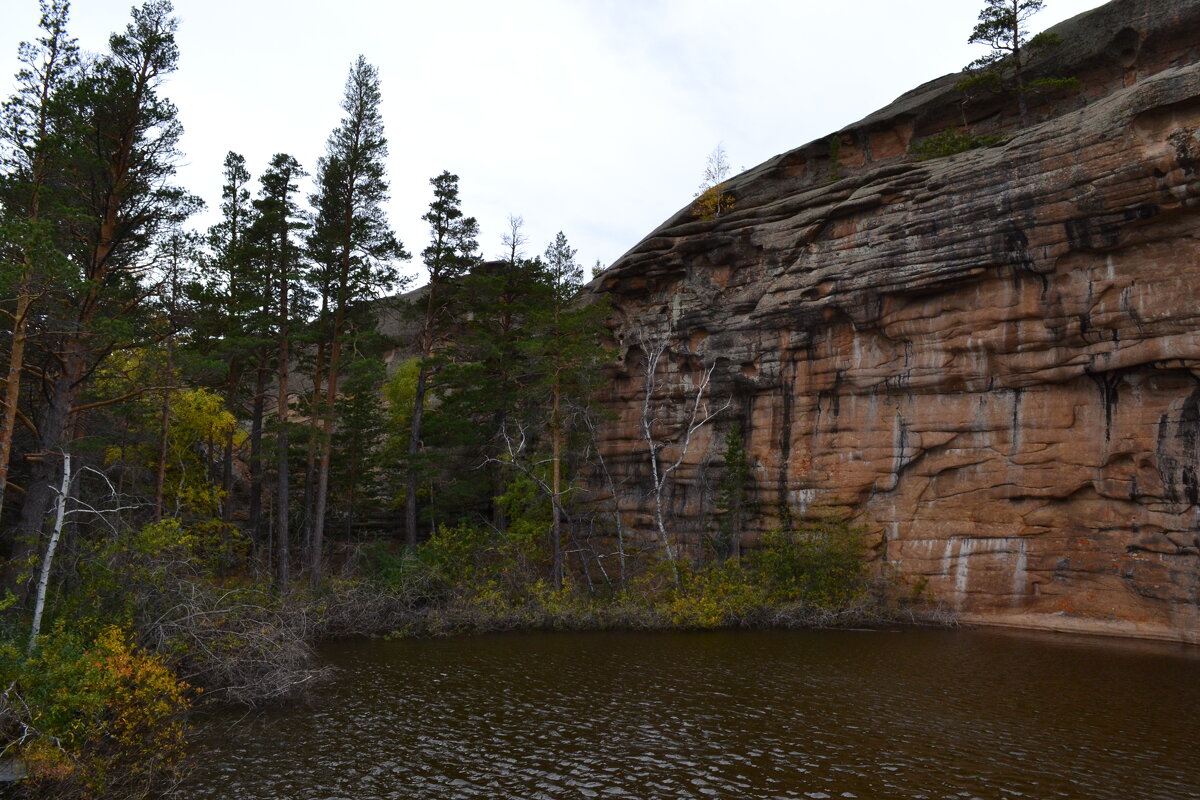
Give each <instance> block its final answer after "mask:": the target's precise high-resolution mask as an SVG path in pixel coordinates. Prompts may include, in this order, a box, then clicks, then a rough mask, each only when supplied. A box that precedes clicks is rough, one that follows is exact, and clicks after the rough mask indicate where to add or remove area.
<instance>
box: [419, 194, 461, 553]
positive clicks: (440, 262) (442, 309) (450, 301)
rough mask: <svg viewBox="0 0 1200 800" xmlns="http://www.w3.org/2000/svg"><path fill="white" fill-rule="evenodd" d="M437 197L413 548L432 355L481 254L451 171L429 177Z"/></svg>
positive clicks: (432, 209)
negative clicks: (460, 284) (461, 284)
mask: <svg viewBox="0 0 1200 800" xmlns="http://www.w3.org/2000/svg"><path fill="white" fill-rule="evenodd" d="M429 183H430V184H431V185H432V186H433V201H432V202H431V203H430V204H429V211H427V212H426V213H425V215H424V216H423V217H422V219H424V220H425V221H426V222H428V223H429V232H430V242H429V245H428V246H427V247H426V248H425V249H424V250H423V251H422V252H421V258H422V260H423V261H424V263H425V268H426V269H427V270H428V271H429V283H428V284H427V285H426V287H425V292H424V294H423V295H422V296H421V298H420V299H419V300H418V301H417V303H418V304H419V306H420V308H421V314H422V316H421V328H420V333H419V336H420V340H419V343H418V346H419V359H420V360H419V362H418V365H417V376H416V385H415V388H414V392H413V407H412V415H411V417H410V418H409V436H408V458H407V467H406V475H405V499H404V526H405V542H406V544H407V545H408V547H409V548H414V547H416V545H417V486H418V483H419V480H420V477H419V474H420V471H419V466H418V463H417V462H418V458H419V455H420V453H421V449H422V444H421V443H422V426H423V425H424V421H425V400H426V395H427V394H428V392H429V384H430V379H431V377H432V376H433V373H434V369H435V363H434V355H435V354H436V353H437V352H438V351H439V350H440V349H441V348H442V346H443V345H444V344H445V340H446V337H447V335H448V333H449V328H450V325H451V324H452V321H453V318H454V316H455V315H454V314H453V312H452V309H453V305H454V297H455V294H454V292H453V291H452V289H453V287H454V285H455V283H456V282H457V281H459V280H460V279H461V278H462V277H463V276H464V275H466V274H467V273H468V272H469V271H470V270H471V269H472V268H473V267H474V266H475V265H476V264H478V263H479V256H478V255H477V253H476V251H477V249H478V244H477V243H476V241H475V239H476V236H478V234H479V223H478V222H476V221H475V218H474V217H465V216H463V212H462V209H461V207H460V200H459V197H458V176H457V175H454V174H451V173H450V172H449V171H443V172H442V173H441V174H440V175H437V176H436V177H433V178H430V179H429Z"/></svg>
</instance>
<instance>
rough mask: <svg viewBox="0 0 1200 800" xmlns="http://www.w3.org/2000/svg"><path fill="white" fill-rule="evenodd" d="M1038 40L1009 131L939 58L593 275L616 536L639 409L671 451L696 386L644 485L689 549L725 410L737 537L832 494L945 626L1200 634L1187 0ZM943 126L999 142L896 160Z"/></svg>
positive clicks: (643, 466)
mask: <svg viewBox="0 0 1200 800" xmlns="http://www.w3.org/2000/svg"><path fill="white" fill-rule="evenodd" d="M1055 31H1056V32H1057V33H1059V34H1060V35H1061V36H1062V37H1063V38H1064V40H1065V42H1066V43H1065V44H1064V45H1063V46H1062V47H1060V48H1058V49H1057V50H1055V51H1053V52H1052V54H1051V55H1049V56H1047V57H1046V58H1045V59H1043V61H1042V62H1040V63H1038V64H1036V65H1035V67H1034V71H1035V73H1039V74H1043V75H1072V76H1075V77H1077V78H1079V79H1080V80H1081V81H1082V85H1083V88H1082V90H1079V91H1069V92H1066V93H1060V94H1052V95H1046V96H1044V97H1039V98H1036V99H1034V100H1033V101H1032V102H1031V114H1030V118H1029V119H1028V120H1027V123H1026V124H1025V125H1024V126H1022V125H1021V124H1020V122H1019V120H1018V119H1017V116H1016V108H1015V106H1016V104H1015V102H1013V101H1012V100H1011V99H1009V100H1004V99H1001V98H996V99H992V100H989V101H987V102H984V101H974V102H972V103H969V104H967V105H966V106H965V107H964V106H963V105H962V96H961V94H960V93H959V92H957V91H956V90H955V88H954V84H955V82H956V80H957V78H958V77H959V76H954V75H951V76H946V77H945V78H942V79H939V80H936V81H933V82H931V83H929V84H927V85H925V86H922V87H920V88H919V89H917V90H915V91H913V92H910V93H909V94H907V95H905V96H903V97H901V98H900V99H898V100H897V101H896V102H895V103H893V104H892V105H891V106H889V107H887V108H885V109H883V110H881V111H879V112H877V113H875V114H872V115H871V116H869V117H867V118H866V119H864V120H862V121H861V122H859V123H857V124H855V125H852V126H850V127H848V128H845V129H843V130H842V131H840V132H839V133H838V134H837V137H836V139H837V145H832V138H831V139H829V140H820V141H818V142H814V143H811V144H808V145H806V146H804V147H801V148H799V149H797V150H793V151H791V152H788V153H784V154H782V155H780V156H777V157H775V158H773V159H771V160H770V161H768V162H766V163H764V164H761V165H760V166H758V167H755V168H754V169H752V170H749V171H748V172H746V173H744V174H742V175H740V176H738V177H736V178H734V179H733V180H732V181H730V182H729V184H728V185H727V186H726V187H725V188H726V190H727V191H728V192H729V193H730V194H731V195H732V196H733V197H734V199H735V201H736V206H735V209H734V210H733V211H731V212H726V213H723V214H721V215H720V216H719V217H717V218H716V219H714V220H710V221H705V220H701V219H697V218H696V217H695V215H694V214H693V213H692V212H691V209H690V208H685V209H682V210H681V211H680V212H679V213H678V214H676V215H675V216H674V217H672V218H671V219H670V220H668V221H667V222H666V223H664V224H663V225H662V226H661V227H659V228H658V229H657V230H655V231H654V232H653V233H651V234H650V235H649V236H647V237H646V238H645V239H644V240H643V241H642V242H641V243H639V244H638V245H637V246H636V247H634V248H633V249H632V250H631V251H630V252H628V253H627V254H626V255H625V256H623V257H622V258H621V259H620V260H619V261H618V262H616V263H615V264H614V265H613V266H612V267H611V268H610V269H609V270H608V271H606V272H605V273H604V274H602V275H601V276H600V277H599V278H598V279H597V280H596V281H595V282H594V283H593V289H594V291H595V292H597V293H600V294H606V295H609V296H610V297H611V299H612V301H613V304H614V306H615V307H616V309H617V314H616V321H615V322H614V336H615V338H616V341H617V342H618V344H619V346H620V353H621V363H620V365H619V366H617V367H616V368H615V369H614V372H615V374H614V376H613V378H614V380H613V381H612V383H611V385H610V387H609V388H608V389H607V390H606V391H607V392H608V395H607V396H606V397H605V398H604V399H605V402H606V404H607V405H608V406H609V407H610V408H612V409H613V410H615V411H616V412H617V414H618V415H619V416H618V419H617V420H615V421H614V422H612V423H610V424H609V425H608V426H607V428H606V429H605V431H604V434H603V435H604V441H603V445H602V449H603V451H604V453H605V455H606V463H607V466H608V468H609V470H610V471H611V473H612V477H613V479H614V484H615V492H616V495H617V498H618V501H619V504H620V506H621V508H622V510H623V512H624V518H625V520H626V522H627V523H628V524H629V526H630V527H631V529H633V530H634V531H636V532H637V533H639V534H640V535H642V536H643V537H645V538H646V539H654V538H656V537H657V534H656V532H655V528H656V525H655V523H654V516H655V510H656V504H655V500H654V497H653V494H652V493H648V492H647V491H646V488H647V486H651V485H653V479H652V470H651V463H650V457H649V455H648V452H649V450H648V445H647V442H646V441H645V437H644V436H643V424H642V423H643V420H644V419H645V418H646V417H647V416H653V415H655V414H657V415H659V417H660V419H659V421H658V422H657V423H656V425H655V427H654V430H655V432H656V433H655V434H654V436H655V438H656V440H657V441H658V443H659V444H661V445H663V447H662V449H661V451H660V453H659V462H660V467H666V466H670V464H671V463H673V462H674V460H675V459H676V458H677V457H678V455H679V454H680V446H681V443H682V439H683V434H684V432H685V430H686V428H687V421H688V419H689V418H690V414H691V410H692V406H693V402H692V401H694V400H695V398H696V396H697V393H698V390H699V389H700V388H703V389H704V396H703V403H702V405H703V408H702V410H701V416H703V414H704V413H706V412H712V411H717V412H719V413H717V415H716V416H715V417H714V418H713V419H712V421H710V422H709V423H708V424H706V425H704V426H702V427H699V428H698V429H697V430H696V431H695V433H694V434H693V436H692V437H691V442H690V444H689V447H688V449H687V452H686V454H684V457H683V459H682V461H681V462H680V466H679V468H678V469H677V470H675V471H674V472H672V473H671V474H670V475H669V476H668V479H667V481H665V484H664V487H663V489H664V490H663V496H662V503H661V508H662V510H663V513H664V516H665V523H666V527H667V528H668V530H670V531H671V532H672V535H673V536H677V537H679V541H678V544H680V545H681V546H683V547H684V548H685V549H686V548H691V549H693V550H694V549H695V548H697V547H698V546H699V542H700V541H701V538H702V537H703V536H704V535H705V534H706V533H711V532H712V531H713V530H714V528H715V519H716V516H717V511H716V504H715V502H714V495H715V491H714V489H715V486H716V483H717V481H718V480H719V479H720V476H721V474H722V463H721V457H722V450H723V447H722V441H723V437H724V434H725V431H726V430H727V429H728V428H729V427H730V426H733V425H740V426H741V427H742V429H743V435H744V439H745V442H746V449H747V452H748V455H749V457H750V461H751V463H752V465H753V474H754V476H755V479H754V487H753V492H754V496H755V501H756V507H757V509H758V514H757V518H756V520H755V521H754V523H753V524H752V525H751V526H750V527H751V529H752V530H750V531H749V532H748V533H747V535H746V538H747V540H751V539H752V538H753V535H754V531H755V530H757V531H761V530H763V529H766V528H769V527H770V526H771V525H772V524H774V519H776V516H775V515H776V512H777V511H778V509H780V508H783V507H787V508H789V509H791V510H792V511H793V512H794V513H801V514H804V513H814V509H817V508H825V507H837V508H841V509H846V510H849V511H851V512H852V513H854V514H856V515H857V516H858V517H859V518H860V519H861V520H862V521H863V522H864V524H866V525H867V526H869V528H870V529H871V531H872V536H873V537H874V542H875V552H876V554H877V558H878V561H879V565H880V568H881V569H884V570H887V571H890V572H895V573H896V574H898V575H900V576H903V579H904V580H906V581H908V582H909V583H910V584H911V585H913V586H917V587H919V586H921V585H925V586H926V589H925V591H926V593H927V595H928V596H929V597H931V598H932V599H934V600H940V601H944V602H945V603H946V604H948V605H950V606H952V607H953V608H955V609H958V610H959V611H960V612H961V614H962V616H963V617H964V618H965V619H967V620H977V621H986V622H990V623H995V624H1012V625H1021V626H1032V627H1043V628H1056V629H1064V630H1082V631H1094V632H1111V633H1119V634H1128V635H1141V636H1153V637H1161V638H1172V639H1181V640H1187V641H1193V642H1196V641H1200V474H1198V473H1200V288H1197V287H1200V0H1114V2H1111V3H1109V4H1108V5H1106V6H1104V7H1102V8H1100V9H1097V10H1096V11H1093V12H1090V13H1088V14H1085V15H1081V16H1080V17H1077V18H1075V19H1073V20H1070V21H1068V22H1065V23H1063V24H1062V25H1060V26H1058V27H1057V28H1056V29H1055ZM964 115H965V117H966V119H967V120H968V121H969V122H970V124H971V125H972V127H973V129H974V130H975V132H977V133H997V134H1003V136H1004V141H1003V143H1002V144H999V145H995V146H991V147H986V148H981V149H975V150H970V151H967V152H963V153H960V154H957V155H952V156H949V157H944V158H937V159H931V160H925V161H921V160H917V159H916V158H914V157H913V156H911V155H908V154H907V152H908V149H909V146H910V145H911V144H912V143H913V141H914V140H917V139H920V138H922V137H925V136H928V135H931V134H934V133H937V132H939V131H941V130H943V129H944V128H946V127H947V126H949V125H954V124H961V122H962V119H963V118H964ZM831 150H832V153H831ZM831 155H832V156H833V158H831ZM659 348H661V349H662V357H661V360H660V362H659V364H658V368H657V370H656V371H655V372H654V374H653V376H652V378H651V379H648V377H647V371H646V369H645V366H646V359H647V351H649V352H650V353H651V354H653V352H654V351H655V350H656V349H659ZM710 369H711V381H710V382H709V383H708V385H706V386H705V385H704V377H705V375H706V374H707V373H708V372H709V370H710ZM648 380H649V382H650V384H651V386H650V392H649V393H647V391H646V384H647V382H648ZM648 395H649V396H648Z"/></svg>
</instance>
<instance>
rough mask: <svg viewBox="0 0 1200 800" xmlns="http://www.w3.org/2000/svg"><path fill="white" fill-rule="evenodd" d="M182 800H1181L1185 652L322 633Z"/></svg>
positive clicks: (1193, 666)
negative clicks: (276, 697) (300, 673)
mask: <svg viewBox="0 0 1200 800" xmlns="http://www.w3.org/2000/svg"><path fill="white" fill-rule="evenodd" d="M324 655H325V657H326V658H327V659H328V660H329V662H330V663H332V664H334V665H336V667H337V668H338V670H339V672H338V675H337V678H336V679H335V680H334V681H333V682H332V683H330V684H328V685H326V686H324V687H323V688H322V689H321V690H319V691H318V693H317V695H316V696H314V697H313V698H311V699H309V700H308V701H306V702H305V703H303V704H298V705H296V706H293V707H290V708H285V709H273V710H270V711H267V712H259V713H255V714H253V715H249V716H228V717H220V718H218V719H209V720H207V721H206V722H205V729H204V731H203V732H202V736H201V737H200V738H201V743H200V746H199V754H198V755H199V757H198V765H197V770H196V773H195V775H194V777H193V779H192V780H191V782H190V783H189V785H188V786H187V787H185V788H184V790H183V791H182V792H181V793H180V795H179V797H180V798H183V799H186V800H199V799H200V798H221V799H222V800H252V799H254V800H257V799H258V798H262V800H268V799H269V800H277V799H278V798H297V799H299V798H312V799H313V800H318V799H319V800H335V799H337V800H340V799H341V798H345V800H376V799H377V798H378V799H382V798H404V800H412V799H424V798H428V799H429V800H433V799H434V798H437V800H445V799H446V798H593V797H595V798H639V800H641V799H642V798H708V797H719V798H772V799H774V798H872V799H874V798H906V800H907V799H909V798H929V799H930V800H933V799H934V798H939V799H940V798H953V800H968V799H969V798H1038V799H1039V800H1041V798H1089V799H1093V800H1094V799H1095V798H1120V800H1128V799H1130V798H1138V799H1143V800H1144V799H1145V798H1170V800H1180V799H1181V798H1200V760H1198V759H1197V758H1196V756H1195V747H1196V744H1197V738H1198V736H1197V735H1198V734H1200V653H1197V652H1196V651H1195V650H1194V649H1187V648H1183V647H1174V646H1168V645H1152V644H1136V643H1124V642H1119V641H1107V640H1094V639H1079V638H1071V637H1052V636H1030V635H1020V634H1004V633H994V632H976V631H916V630H906V631H900V632H893V631H876V632H869V631H864V632H857V631H823V632H753V633H752V632H728V633H703V634H699V633H697V634H678V633H676V634H632V633H596V634H510V635H496V636H485V637H474V638H455V639H446V640H436V641H403V642H367V641H355V642H344V643H337V644H333V645H330V646H329V647H327V648H326V649H325V651H324Z"/></svg>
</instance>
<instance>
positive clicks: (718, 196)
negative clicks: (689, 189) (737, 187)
mask: <svg viewBox="0 0 1200 800" xmlns="http://www.w3.org/2000/svg"><path fill="white" fill-rule="evenodd" d="M730 172H731V168H730V166H729V157H728V156H727V155H726V154H725V145H723V144H718V145H717V146H716V147H715V148H713V151H712V152H711V153H709V154H708V161H707V163H706V164H705V166H704V182H703V183H701V184H700V190H699V191H698V192H696V200H695V202H693V203H692V213H693V214H695V215H696V216H697V217H699V218H700V219H706V220H707V219H713V218H714V217H719V216H721V212H723V211H732V210H733V195H731V194H730V193H729V192H726V191H723V190H722V189H721V186H722V185H723V184H724V183H725V181H726V180H728V178H729V173H730Z"/></svg>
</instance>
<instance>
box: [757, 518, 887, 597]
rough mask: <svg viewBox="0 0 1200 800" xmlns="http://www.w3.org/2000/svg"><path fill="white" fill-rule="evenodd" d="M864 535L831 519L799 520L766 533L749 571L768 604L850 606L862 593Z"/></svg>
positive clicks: (864, 559) (864, 586)
mask: <svg viewBox="0 0 1200 800" xmlns="http://www.w3.org/2000/svg"><path fill="white" fill-rule="evenodd" d="M865 535H866V531H865V529H863V528H855V527H852V526H850V525H849V524H848V523H846V522H842V521H839V520H836V519H833V518H829V519H823V520H820V519H819V520H802V521H799V522H796V523H795V524H793V525H792V526H790V527H789V528H787V529H784V530H779V531H773V532H771V533H768V534H766V536H765V537H764V538H763V543H762V547H761V548H760V549H759V550H758V552H756V553H755V554H754V557H753V558H752V569H753V571H754V572H755V573H756V574H757V576H758V577H759V579H760V580H761V582H762V585H763V586H765V587H766V592H767V599H768V600H769V601H770V602H773V603H803V604H805V605H809V606H813V607H816V608H823V609H830V608H838V607H845V606H852V605H855V604H858V603H861V602H863V601H864V600H865V599H866V594H867V591H866V590H867V567H866V555H867V547H866V541H865V538H864V537H865Z"/></svg>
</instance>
